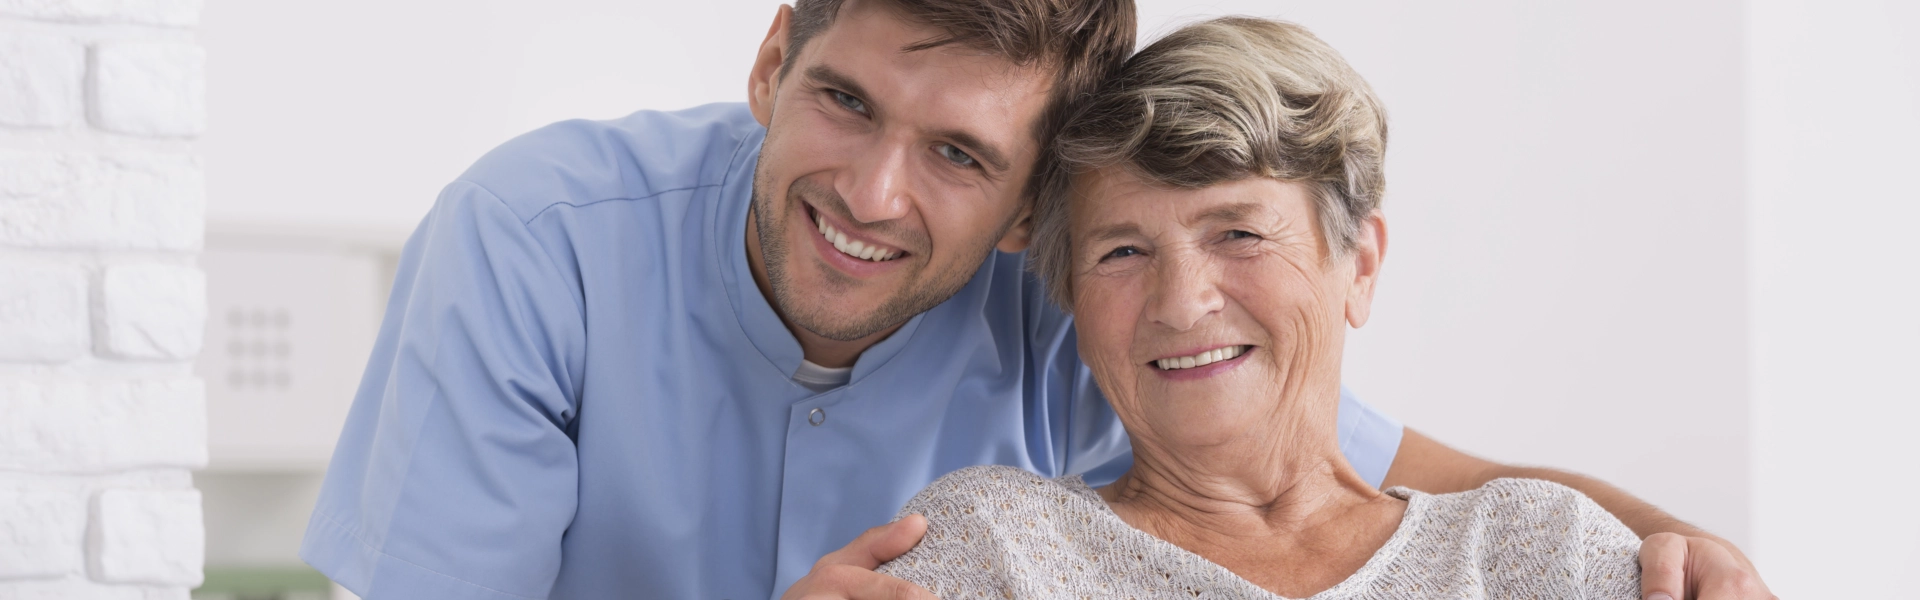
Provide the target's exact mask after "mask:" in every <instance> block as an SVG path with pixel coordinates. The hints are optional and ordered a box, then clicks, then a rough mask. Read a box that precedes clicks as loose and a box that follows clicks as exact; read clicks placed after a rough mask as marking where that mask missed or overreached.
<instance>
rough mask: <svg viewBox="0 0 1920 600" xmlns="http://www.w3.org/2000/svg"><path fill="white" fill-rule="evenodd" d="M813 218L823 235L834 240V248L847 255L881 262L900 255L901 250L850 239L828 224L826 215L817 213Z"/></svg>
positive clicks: (830, 240)
mask: <svg viewBox="0 0 1920 600" xmlns="http://www.w3.org/2000/svg"><path fill="white" fill-rule="evenodd" d="M813 219H814V224H816V225H819V226H820V235H821V237H825V238H827V241H829V242H833V248H834V249H835V250H839V251H840V252H841V253H843V254H846V255H847V256H851V257H854V258H858V259H862V260H870V261H873V262H881V261H887V260H893V258H894V257H896V256H899V255H900V253H899V252H896V251H893V250H887V249H885V248H881V247H879V246H868V245H866V243H864V242H861V241H860V240H848V239H847V234H844V233H840V230H838V229H834V228H833V226H832V225H828V224H827V219H826V217H821V216H818V215H815V216H814V218H813Z"/></svg>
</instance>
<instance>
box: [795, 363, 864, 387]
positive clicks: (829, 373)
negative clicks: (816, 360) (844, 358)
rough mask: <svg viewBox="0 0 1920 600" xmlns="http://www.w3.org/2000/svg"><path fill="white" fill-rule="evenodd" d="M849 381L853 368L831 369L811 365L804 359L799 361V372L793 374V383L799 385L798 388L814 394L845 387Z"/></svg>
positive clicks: (851, 377)
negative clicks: (811, 391)
mask: <svg viewBox="0 0 1920 600" xmlns="http://www.w3.org/2000/svg"><path fill="white" fill-rule="evenodd" d="M850 379H853V367H840V368H838V369H833V368H828V367H822V366H820V365H816V364H813V363H812V362H810V361H807V360H805V359H802V360H801V361H800V370H798V371H794V372H793V382H794V383H798V384H800V387H803V388H807V389H809V390H813V393H815V394H819V393H822V392H825V391H827V390H831V389H833V388H837V387H840V386H843V385H846V384H847V381H848V380H850Z"/></svg>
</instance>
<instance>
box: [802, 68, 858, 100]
mask: <svg viewBox="0 0 1920 600" xmlns="http://www.w3.org/2000/svg"><path fill="white" fill-rule="evenodd" d="M807 79H812V80H814V82H816V83H819V84H820V85H824V86H827V87H830V88H834V89H837V90H840V91H842V92H846V93H848V94H851V95H853V96H854V97H857V98H859V99H860V101H861V102H865V103H866V104H867V106H868V107H869V108H871V107H872V106H873V96H871V95H868V94H867V89H866V88H863V87H860V84H858V83H854V82H853V78H851V77H847V76H846V75H842V74H841V73H840V72H839V71H835V70H833V67H828V66H826V65H813V66H811V67H807Z"/></svg>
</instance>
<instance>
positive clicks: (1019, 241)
mask: <svg viewBox="0 0 1920 600" xmlns="http://www.w3.org/2000/svg"><path fill="white" fill-rule="evenodd" d="M1014 219H1015V220H1014V222H1013V226H1012V227H1008V228H1007V234H1006V235H1003V236H1000V243H998V244H994V246H993V247H994V248H996V249H998V250H1000V251H1001V252H1005V253H1008V254H1012V253H1015V252H1019V251H1021V250H1026V249H1027V245H1028V244H1029V243H1032V242H1033V206H1032V205H1031V204H1029V205H1027V206H1026V207H1024V208H1021V209H1020V214H1019V215H1018V216H1016V217H1014Z"/></svg>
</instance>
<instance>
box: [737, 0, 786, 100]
mask: <svg viewBox="0 0 1920 600" xmlns="http://www.w3.org/2000/svg"><path fill="white" fill-rule="evenodd" d="M792 25H793V7H792V6H788V5H785V4H782V5H780V9H779V10H777V11H775V12H774V13H773V25H772V26H771V27H768V28H767V39H765V40H762V41H761V42H760V53H759V54H756V55H754V57H753V71H752V72H751V73H750V74H748V76H747V107H748V108H749V109H752V111H753V118H754V120H756V121H759V122H760V126H761V127H767V126H769V125H771V124H772V123H773V97H774V95H775V94H776V93H778V92H779V90H780V67H781V66H782V65H784V64H786V61H787V40H788V39H789V38H790V37H791V36H789V35H788V28H789V27H791V26H792Z"/></svg>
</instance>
